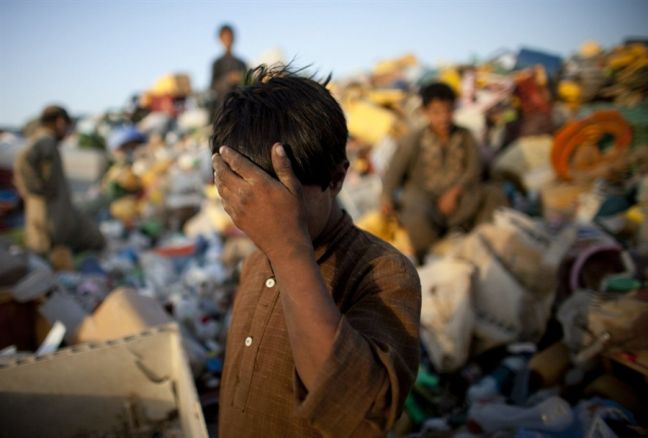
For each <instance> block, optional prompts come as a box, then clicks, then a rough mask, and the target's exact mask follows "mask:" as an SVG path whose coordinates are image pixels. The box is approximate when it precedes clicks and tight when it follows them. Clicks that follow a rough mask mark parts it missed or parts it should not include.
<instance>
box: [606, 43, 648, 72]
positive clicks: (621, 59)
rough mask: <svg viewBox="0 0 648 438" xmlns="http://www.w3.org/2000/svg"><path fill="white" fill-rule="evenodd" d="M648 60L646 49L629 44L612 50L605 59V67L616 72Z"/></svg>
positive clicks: (639, 45)
mask: <svg viewBox="0 0 648 438" xmlns="http://www.w3.org/2000/svg"><path fill="white" fill-rule="evenodd" d="M645 58H648V48H646V47H645V46H644V45H642V44H630V45H627V46H624V47H621V48H618V49H616V50H614V51H613V52H612V53H611V54H610V55H609V56H608V58H607V66H608V68H611V69H612V70H618V69H621V68H624V67H627V66H629V65H630V64H633V63H634V62H637V61H641V60H643V59H645Z"/></svg>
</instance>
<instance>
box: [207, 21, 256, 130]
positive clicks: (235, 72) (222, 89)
mask: <svg viewBox="0 0 648 438" xmlns="http://www.w3.org/2000/svg"><path fill="white" fill-rule="evenodd" d="M218 38H219V39H220V41H221V44H222V45H223V47H224V48H225V53H224V54H223V55H222V56H220V57H219V58H218V59H216V60H215V61H214V63H213V64H212V71H211V82H210V83H209V89H210V91H211V98H212V106H211V112H210V117H209V120H210V122H211V121H213V120H214V118H213V116H214V114H215V112H216V109H217V108H218V106H219V105H220V104H221V103H222V102H223V98H224V97H225V95H226V94H227V93H228V92H229V91H230V90H231V89H232V88H234V87H235V86H236V85H239V84H240V83H241V81H242V79H243V75H244V74H245V72H246V71H247V66H246V65H245V62H243V61H242V60H241V59H239V58H237V57H236V56H234V54H233V53H232V46H234V29H233V28H232V26H230V25H229V24H224V25H222V26H221V27H220V29H219V30H218Z"/></svg>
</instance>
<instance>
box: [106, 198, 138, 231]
mask: <svg viewBox="0 0 648 438" xmlns="http://www.w3.org/2000/svg"><path fill="white" fill-rule="evenodd" d="M110 214H111V215H112V216H113V217H114V218H115V219H117V220H120V221H121V222H123V223H124V224H127V225H129V224H132V223H133V222H134V221H135V219H137V216H138V214H139V205H138V202H137V199H136V198H135V197H134V196H124V197H123V198H120V199H117V200H116V201H113V202H112V203H111V204H110Z"/></svg>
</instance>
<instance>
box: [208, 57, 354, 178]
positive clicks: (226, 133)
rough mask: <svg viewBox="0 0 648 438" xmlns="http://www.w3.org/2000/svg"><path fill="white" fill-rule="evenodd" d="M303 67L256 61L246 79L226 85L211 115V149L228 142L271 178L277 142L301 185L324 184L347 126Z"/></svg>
mask: <svg viewBox="0 0 648 438" xmlns="http://www.w3.org/2000/svg"><path fill="white" fill-rule="evenodd" d="M302 71H303V70H292V69H291V68H290V67H286V66H279V67H275V68H268V67H266V66H265V65H261V66H259V67H257V68H255V69H254V70H250V71H249V72H248V74H247V76H246V81H245V83H246V84H245V85H244V86H242V87H239V88H236V89H234V90H232V91H230V92H229V93H228V94H227V95H226V96H225V99H224V101H223V104H222V105H221V106H220V108H219V109H218V111H217V113H216V116H215V118H214V126H213V135H212V138H211V146H212V151H213V152H214V153H216V152H217V151H218V148H220V146H221V145H227V146H229V147H232V148H233V149H235V150H237V151H238V152H240V153H242V154H243V155H245V156H247V157H248V158H249V159H250V160H252V161H253V162H254V163H256V164H257V165H258V166H259V167H261V168H262V169H263V170H264V171H266V172H267V173H269V174H270V175H272V176H273V177H275V178H276V174H275V172H274V170H273V167H272V157H271V148H272V145H273V144H274V143H276V142H279V143H282V144H283V145H284V149H285V150H286V155H287V156H288V158H290V161H291V163H292V167H293V171H294V172H295V175H296V176H297V178H298V179H299V181H301V183H302V184H304V185H318V186H320V187H321V188H322V190H325V189H326V187H327V186H328V185H329V184H330V183H331V177H332V176H333V172H334V170H335V167H336V166H337V165H339V164H341V163H343V162H345V161H346V159H347V157H346V142H347V136H348V131H347V126H346V120H345V118H344V113H343V112H342V108H340V105H339V104H338V103H337V101H336V100H335V99H334V98H333V96H332V95H331V93H330V92H329V91H328V90H327V89H326V88H325V86H326V84H328V81H329V80H330V76H329V77H328V78H327V79H326V80H325V81H324V82H323V83H319V82H317V81H316V80H315V79H313V76H310V77H303V76H299V73H300V72H302Z"/></svg>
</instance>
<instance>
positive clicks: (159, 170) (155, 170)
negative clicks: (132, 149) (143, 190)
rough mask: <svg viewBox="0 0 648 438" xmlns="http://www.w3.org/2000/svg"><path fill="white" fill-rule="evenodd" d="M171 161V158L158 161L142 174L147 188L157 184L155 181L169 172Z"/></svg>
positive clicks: (143, 182)
mask: <svg viewBox="0 0 648 438" xmlns="http://www.w3.org/2000/svg"><path fill="white" fill-rule="evenodd" d="M171 163H172V162H171V160H160V161H156V162H155V163H154V164H153V165H152V166H151V167H150V168H149V169H147V170H146V171H145V172H144V173H143V174H142V185H143V186H144V187H147V188H148V187H152V186H153V185H155V183H156V182H157V181H158V180H159V179H160V178H161V177H162V176H163V175H164V174H165V173H166V172H167V170H168V169H169V167H170V166H171Z"/></svg>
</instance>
